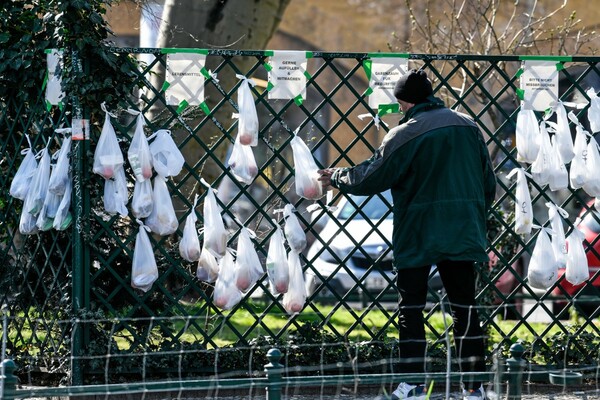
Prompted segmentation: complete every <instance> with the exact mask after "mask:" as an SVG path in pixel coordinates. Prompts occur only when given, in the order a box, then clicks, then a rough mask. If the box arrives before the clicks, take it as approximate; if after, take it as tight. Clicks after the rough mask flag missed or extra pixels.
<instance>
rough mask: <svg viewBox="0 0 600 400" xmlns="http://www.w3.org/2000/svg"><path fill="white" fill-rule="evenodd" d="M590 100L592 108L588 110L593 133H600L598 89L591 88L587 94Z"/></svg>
mask: <svg viewBox="0 0 600 400" xmlns="http://www.w3.org/2000/svg"><path fill="white" fill-rule="evenodd" d="M585 93H586V94H587V95H588V97H589V98H590V108H589V109H588V112H587V115H588V121H589V122H590V130H591V131H592V133H596V132H598V131H600V98H599V97H598V95H596V89H594V88H589V89H588V90H587V91H586V92H585Z"/></svg>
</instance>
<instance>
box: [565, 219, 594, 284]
mask: <svg viewBox="0 0 600 400" xmlns="http://www.w3.org/2000/svg"><path fill="white" fill-rule="evenodd" d="M577 225H578V224H577V222H576V223H575V228H574V229H573V231H571V234H570V235H569V236H568V237H567V247H568V249H569V252H568V253H567V268H566V271H565V278H566V279H567V281H568V282H569V283H570V284H571V285H574V286H577V285H581V284H582V283H583V282H585V281H587V280H588V279H589V277H590V272H589V266H588V261H587V257H586V255H585V248H584V247H583V244H582V242H583V241H584V240H585V235H584V234H583V232H581V231H580V230H579V229H577V227H576V226H577Z"/></svg>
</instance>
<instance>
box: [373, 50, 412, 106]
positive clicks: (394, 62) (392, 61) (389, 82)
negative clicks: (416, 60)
mask: <svg viewBox="0 0 600 400" xmlns="http://www.w3.org/2000/svg"><path fill="white" fill-rule="evenodd" d="M407 72H408V59H407V58H397V57H393V58H392V57H389V58H372V59H371V77H370V79H369V87H370V88H371V89H372V90H373V92H372V93H371V94H370V95H369V106H370V107H371V108H373V109H375V110H376V109H377V108H378V107H379V105H380V104H395V103H396V102H397V100H396V97H394V86H396V82H397V81H398V79H399V78H400V77H401V76H402V75H404V74H406V73H407Z"/></svg>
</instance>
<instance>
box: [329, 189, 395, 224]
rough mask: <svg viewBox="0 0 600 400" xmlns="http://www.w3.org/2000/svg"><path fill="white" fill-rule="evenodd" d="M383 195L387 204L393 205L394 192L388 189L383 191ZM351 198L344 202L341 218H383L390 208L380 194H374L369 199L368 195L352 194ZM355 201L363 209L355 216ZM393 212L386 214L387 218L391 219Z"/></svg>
mask: <svg viewBox="0 0 600 400" xmlns="http://www.w3.org/2000/svg"><path fill="white" fill-rule="evenodd" d="M382 196H383V197H384V198H385V200H386V201H387V204H389V205H390V206H391V205H392V194H391V192H390V191H389V190H386V191H385V192H383V193H382ZM349 197H350V199H351V200H352V201H350V199H348V201H347V202H346V203H345V204H344V206H343V207H342V210H341V211H340V214H339V216H338V218H339V219H348V218H351V217H352V218H355V219H365V216H366V217H367V218H369V219H374V220H377V219H381V218H382V217H383V216H384V215H385V214H386V213H387V212H388V210H389V207H388V205H387V204H386V203H384V202H383V201H382V200H381V198H380V197H379V196H377V195H376V196H373V197H372V198H371V199H370V200H369V201H367V199H368V198H369V197H368V196H355V195H350V196H349ZM352 202H354V203H355V204H356V205H357V206H358V207H359V208H360V209H361V211H362V213H361V214H356V215H355V216H354V217H353V215H354V212H355V211H356V207H354V204H353V203H352ZM391 218H392V213H391V212H390V213H389V214H387V215H386V219H391Z"/></svg>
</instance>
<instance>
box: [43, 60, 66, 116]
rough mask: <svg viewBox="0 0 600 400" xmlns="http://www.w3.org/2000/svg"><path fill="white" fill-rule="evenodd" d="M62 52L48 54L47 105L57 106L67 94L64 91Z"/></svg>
mask: <svg viewBox="0 0 600 400" xmlns="http://www.w3.org/2000/svg"><path fill="white" fill-rule="evenodd" d="M62 54H63V53H62V51H60V50H57V49H51V50H48V51H47V52H46V63H47V66H48V72H47V74H48V75H47V77H46V78H47V80H46V103H47V104H50V105H53V106H56V105H58V104H60V103H61V102H62V99H63V98H64V97H65V93H64V92H63V90H62V86H61V84H62Z"/></svg>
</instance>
